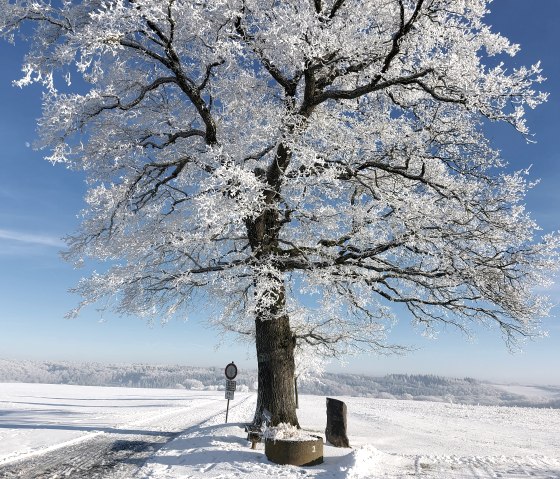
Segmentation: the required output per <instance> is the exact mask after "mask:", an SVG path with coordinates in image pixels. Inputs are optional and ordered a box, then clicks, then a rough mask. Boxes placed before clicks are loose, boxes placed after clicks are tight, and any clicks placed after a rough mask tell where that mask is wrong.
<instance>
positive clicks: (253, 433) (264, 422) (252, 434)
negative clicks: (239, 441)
mask: <svg viewBox="0 0 560 479" xmlns="http://www.w3.org/2000/svg"><path fill="white" fill-rule="evenodd" d="M271 420H272V414H270V411H269V410H268V409H263V410H262V412H261V423H260V424H254V423H253V424H247V425H246V426H245V432H247V440H248V441H251V449H255V448H256V446H257V443H258V442H261V441H262V433H263V429H266V428H267V427H268V425H269V424H270V422H271Z"/></svg>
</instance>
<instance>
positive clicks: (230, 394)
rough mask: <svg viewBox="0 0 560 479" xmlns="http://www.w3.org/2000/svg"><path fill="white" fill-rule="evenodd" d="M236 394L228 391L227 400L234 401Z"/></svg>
mask: <svg viewBox="0 0 560 479" xmlns="http://www.w3.org/2000/svg"><path fill="white" fill-rule="evenodd" d="M234 395H235V393H234V392H233V391H226V399H233V396H234Z"/></svg>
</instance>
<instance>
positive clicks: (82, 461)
mask: <svg viewBox="0 0 560 479" xmlns="http://www.w3.org/2000/svg"><path fill="white" fill-rule="evenodd" d="M1 390H2V392H3V393H4V394H2V395H0V397H1V399H0V478H14V479H15V478H51V477H57V476H58V477H70V478H83V479H90V478H102V477H115V478H123V479H124V478H129V477H131V476H132V474H133V473H134V471H136V470H137V469H138V467H139V466H141V465H142V464H143V463H144V462H145V461H146V459H147V458H148V457H149V456H150V455H152V454H153V453H154V452H155V451H156V450H157V449H158V448H159V447H161V446H162V445H163V444H165V443H167V442H168V441H170V440H172V439H173V438H174V437H175V436H177V434H178V433H180V432H182V431H185V430H186V429H188V428H190V427H192V426H196V425H199V424H200V423H201V422H204V421H205V420H207V419H208V418H211V417H214V416H215V415H216V414H221V415H222V416H223V412H224V411H225V406H226V401H225V400H224V399H223V393H214V392H210V393H205V392H193V391H188V392H187V391H181V390H154V389H147V390H142V389H122V388H89V387H81V386H60V385H36V384H2V385H1ZM246 399H247V395H245V396H242V398H241V400H240V401H238V403H241V402H242V401H243V400H246Z"/></svg>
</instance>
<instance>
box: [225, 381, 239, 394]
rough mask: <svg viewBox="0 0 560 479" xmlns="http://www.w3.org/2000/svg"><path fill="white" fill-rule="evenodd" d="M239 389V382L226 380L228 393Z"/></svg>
mask: <svg viewBox="0 0 560 479" xmlns="http://www.w3.org/2000/svg"><path fill="white" fill-rule="evenodd" d="M236 389H237V382H236V381H230V380H229V379H226V391H235V390H236Z"/></svg>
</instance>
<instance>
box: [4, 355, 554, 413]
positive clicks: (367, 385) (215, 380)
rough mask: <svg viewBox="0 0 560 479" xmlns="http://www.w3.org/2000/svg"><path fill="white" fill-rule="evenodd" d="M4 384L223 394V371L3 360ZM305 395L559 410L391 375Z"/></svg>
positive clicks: (479, 387)
mask: <svg viewBox="0 0 560 479" xmlns="http://www.w3.org/2000/svg"><path fill="white" fill-rule="evenodd" d="M236 380H237V390H238V391H254V390H256V388H257V372H256V371H254V370H249V371H246V370H245V371H243V370H241V371H240V373H239V375H238V376H237V378H236ZM0 382H26V383H48V384H75V385H83V386H119V387H141V388H181V389H183V388H186V389H196V390H223V389H224V387H225V381H224V370H223V368H217V367H213V368H198V367H190V366H167V365H152V364H100V363H75V362H65V361H60V362H55V361H16V360H9V359H0ZM299 391H300V392H301V393H303V394H316V395H321V396H327V395H329V396H363V397H373V398H382V399H402V400H423V401H439V402H452V403H461V404H481V405H503V406H522V407H549V408H560V399H558V397H559V396H560V389H559V391H558V392H559V396H556V398H554V399H550V398H548V399H546V398H543V399H535V398H527V397H525V396H521V395H518V394H512V393H509V392H506V391H504V390H502V389H499V388H497V387H495V386H493V385H491V384H488V383H484V382H481V381H478V380H476V379H473V378H463V379H457V378H446V377H441V376H434V375H410V374H389V375H387V376H383V377H372V376H365V375H357V374H329V373H327V374H324V375H323V376H322V377H321V378H318V379H314V380H310V381H305V382H303V383H301V384H299Z"/></svg>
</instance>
